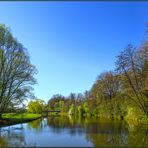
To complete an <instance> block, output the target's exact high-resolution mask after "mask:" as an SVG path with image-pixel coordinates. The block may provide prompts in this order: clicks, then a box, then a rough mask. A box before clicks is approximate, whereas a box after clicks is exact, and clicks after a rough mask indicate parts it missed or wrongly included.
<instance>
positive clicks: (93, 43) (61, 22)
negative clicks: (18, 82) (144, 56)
mask: <svg viewBox="0 0 148 148" xmlns="http://www.w3.org/2000/svg"><path fill="white" fill-rule="evenodd" d="M146 14H148V3H147V2H87V3H86V2H72V3H71V2H9V3H8V2H0V23H2V24H5V25H6V26H7V27H10V29H11V32H12V33H13V36H14V37H16V38H17V39H18V40H19V42H21V43H22V44H23V45H24V46H25V47H26V48H27V49H28V52H29V54H30V57H31V62H32V64H34V65H35V66H36V68H37V69H38V71H39V72H38V74H37V75H36V76H35V77H36V78H37V80H38V85H35V86H34V94H35V96H37V97H38V98H40V99H43V100H45V101H46V102H47V101H48V100H49V99H50V97H52V95H54V94H62V95H65V96H68V95H69V94H70V93H71V92H74V93H80V92H81V93H83V92H84V91H85V90H89V89H90V88H91V86H92V85H93V83H94V81H95V80H96V77H97V76H98V75H99V74H100V73H101V72H103V71H108V70H113V69H114V68H115V64H114V63H115V60H116V56H117V55H118V54H119V52H120V51H122V50H123V49H124V48H125V47H126V45H127V44H129V43H132V44H133V45H135V46H139V45H140V43H141V42H142V40H143V37H144V33H145V29H146V23H147V22H148V17H147V16H146Z"/></svg>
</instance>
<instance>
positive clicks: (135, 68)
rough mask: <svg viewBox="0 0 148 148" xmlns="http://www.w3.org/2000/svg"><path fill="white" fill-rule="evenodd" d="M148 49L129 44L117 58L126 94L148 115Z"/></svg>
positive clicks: (117, 65)
mask: <svg viewBox="0 0 148 148" xmlns="http://www.w3.org/2000/svg"><path fill="white" fill-rule="evenodd" d="M147 63H148V48H147V46H146V44H144V45H143V46H142V47H140V48H136V47H134V46H133V45H131V44H129V45H128V46H127V47H126V48H125V50H124V51H123V52H121V53H120V55H118V56H117V61H116V67H117V70H118V72H119V73H120V74H121V75H122V77H121V79H122V82H123V86H124V94H125V95H126V96H127V97H128V98H130V99H131V100H133V101H134V102H135V103H136V105H137V106H138V107H139V108H140V109H141V110H142V111H143V112H144V113H145V114H146V115H148V108H147V101H148V97H147V95H146V94H147V91H148V89H147V82H148V80H147V79H148V66H147Z"/></svg>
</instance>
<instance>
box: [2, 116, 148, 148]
mask: <svg viewBox="0 0 148 148" xmlns="http://www.w3.org/2000/svg"><path fill="white" fill-rule="evenodd" d="M4 146H6V147H29V146H30V147H59V146H60V147H103V146H104V147H115V146H116V147H148V129H147V127H146V126H142V125H139V126H134V125H129V124H127V123H126V122H124V121H122V122H121V121H101V120H99V119H97V118H80V117H79V118H74V117H65V116H64V117H60V116H57V117H48V118H42V119H38V120H35V121H32V122H29V123H24V124H17V125H13V126H9V127H3V128H0V147H4Z"/></svg>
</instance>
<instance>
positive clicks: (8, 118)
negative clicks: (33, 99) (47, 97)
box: [0, 113, 42, 127]
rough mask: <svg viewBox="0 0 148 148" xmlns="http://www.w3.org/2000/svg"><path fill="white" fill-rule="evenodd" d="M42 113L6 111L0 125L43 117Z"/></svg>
mask: <svg viewBox="0 0 148 148" xmlns="http://www.w3.org/2000/svg"><path fill="white" fill-rule="evenodd" d="M41 117H42V116H41V114H32V113H5V114H3V115H2V118H1V119H0V127H2V126H8V125H14V124H18V123H25V122H29V121H33V120H36V119H38V118H41Z"/></svg>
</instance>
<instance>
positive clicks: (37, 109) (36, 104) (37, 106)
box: [28, 99, 45, 114]
mask: <svg viewBox="0 0 148 148" xmlns="http://www.w3.org/2000/svg"><path fill="white" fill-rule="evenodd" d="M43 111H45V103H44V101H43V100H39V99H38V100H36V101H30V102H29V103H28V112H30V113H35V114H41V113H43Z"/></svg>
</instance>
